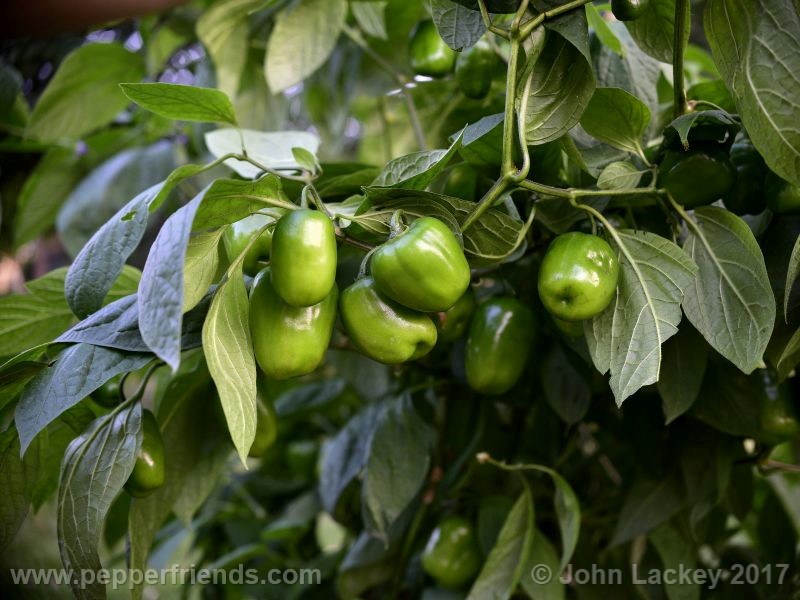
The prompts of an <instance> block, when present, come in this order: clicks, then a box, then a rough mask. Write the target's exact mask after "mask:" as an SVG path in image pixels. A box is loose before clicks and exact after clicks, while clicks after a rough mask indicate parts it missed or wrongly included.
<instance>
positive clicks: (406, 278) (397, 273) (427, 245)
mask: <svg viewBox="0 0 800 600" xmlns="http://www.w3.org/2000/svg"><path fill="white" fill-rule="evenodd" d="M371 269H372V277H373V278H374V279H375V285H376V286H378V289H379V290H380V291H381V292H382V293H383V294H384V295H385V296H387V297H388V298H391V299H392V300H394V301H395V302H399V303H400V304H402V305H403V306H407V307H408V308H413V309H414V310H418V311H421V312H439V311H442V310H447V309H448V308H450V307H451V306H453V304H455V303H456V300H458V299H459V298H460V297H461V295H462V294H463V293H464V292H465V291H466V289H467V286H469V280H470V271H469V264H468V263H467V259H466V257H465V256H464V252H463V251H462V250H461V247H460V246H459V245H458V240H456V236H455V235H453V232H452V231H450V228H449V227H448V226H447V225H445V224H444V223H442V222H441V221H440V220H439V219H435V218H433V217H422V218H420V219H417V220H416V221H414V222H413V223H411V225H410V226H409V227H408V229H406V230H405V231H404V232H402V233H401V234H399V235H398V236H397V237H395V238H393V239H390V240H389V241H388V242H386V243H385V244H384V245H383V246H381V247H380V248H378V249H377V250H376V251H375V254H373V255H372V263H371Z"/></svg>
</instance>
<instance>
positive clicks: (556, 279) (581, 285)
mask: <svg viewBox="0 0 800 600" xmlns="http://www.w3.org/2000/svg"><path fill="white" fill-rule="evenodd" d="M618 279H619V261H618V260H617V257H616V255H615V254H614V251H613V250H612V249H611V246H609V245H608V242H606V241H605V240H604V239H602V238H599V237H597V236H596V235H590V234H588V233H580V232H578V231H573V232H570V233H565V234H563V235H560V236H558V237H557V238H556V239H555V240H553V242H552V243H551V244H550V247H549V248H548V249H547V253H546V254H545V256H544V258H543V259H542V265H541V268H540V269H539V284H538V287H539V298H540V299H541V301H542V304H544V307H545V308H546V309H547V310H548V312H549V313H550V314H551V315H553V316H554V317H556V318H558V319H561V320H563V321H582V320H584V319H591V318H592V317H594V316H595V315H599V314H600V313H601V312H603V311H604V310H605V308H606V307H607V306H608V305H609V304H610V303H611V300H612V299H613V298H614V295H615V293H616V290H617V280H618Z"/></svg>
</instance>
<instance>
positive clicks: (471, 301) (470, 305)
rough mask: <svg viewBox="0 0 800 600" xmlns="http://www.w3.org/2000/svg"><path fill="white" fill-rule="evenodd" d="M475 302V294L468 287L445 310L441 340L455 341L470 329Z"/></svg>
mask: <svg viewBox="0 0 800 600" xmlns="http://www.w3.org/2000/svg"><path fill="white" fill-rule="evenodd" d="M475 304H476V303H475V294H473V293H472V290H471V289H469V288H467V291H466V292H464V295H463V296H461V298H459V299H458V300H457V301H456V303H455V304H453V306H451V307H450V308H448V309H447V310H446V311H444V313H443V319H442V321H441V322H440V324H439V340H440V341H442V342H454V341H456V340H457V339H458V338H460V337H463V336H464V334H465V333H466V332H467V330H468V329H469V323H470V320H471V319H472V313H474V312H475Z"/></svg>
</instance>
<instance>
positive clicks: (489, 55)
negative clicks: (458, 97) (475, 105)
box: [456, 38, 498, 100]
mask: <svg viewBox="0 0 800 600" xmlns="http://www.w3.org/2000/svg"><path fill="white" fill-rule="evenodd" d="M497 66H498V59H497V55H496V54H495V53H494V50H493V49H492V45H491V44H490V43H489V42H488V41H487V40H485V39H483V38H481V39H480V40H478V42H477V43H476V44H475V45H474V46H472V47H471V48H467V49H466V50H464V51H463V52H461V53H460V54H459V55H458V58H457V59H456V82H457V83H458V88H459V89H460V90H461V93H462V94H464V95H465V96H466V97H467V98H472V99H473V100H482V99H483V98H485V97H486V94H488V93H489V89H491V87H492V75H494V72H495V70H496V69H497Z"/></svg>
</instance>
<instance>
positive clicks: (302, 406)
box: [275, 377, 347, 419]
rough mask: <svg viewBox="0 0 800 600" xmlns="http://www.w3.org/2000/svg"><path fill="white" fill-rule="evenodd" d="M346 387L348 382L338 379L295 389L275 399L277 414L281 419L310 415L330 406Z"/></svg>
mask: <svg viewBox="0 0 800 600" xmlns="http://www.w3.org/2000/svg"><path fill="white" fill-rule="evenodd" d="M346 386H347V382H346V381H345V380H344V379H340V378H338V377H337V378H335V379H325V380H323V381H311V382H309V383H305V384H303V385H299V386H297V387H293V388H291V389H289V390H287V391H285V392H283V393H281V394H280V395H279V396H277V397H276V398H275V414H277V415H278V418H279V419H281V418H286V417H296V416H301V415H309V414H311V413H314V412H316V411H318V410H320V409H322V408H324V407H326V406H329V405H330V404H331V403H332V402H333V401H335V400H336V399H337V398H338V397H339V395H340V394H341V393H342V392H343V391H344V390H345V387H346Z"/></svg>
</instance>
